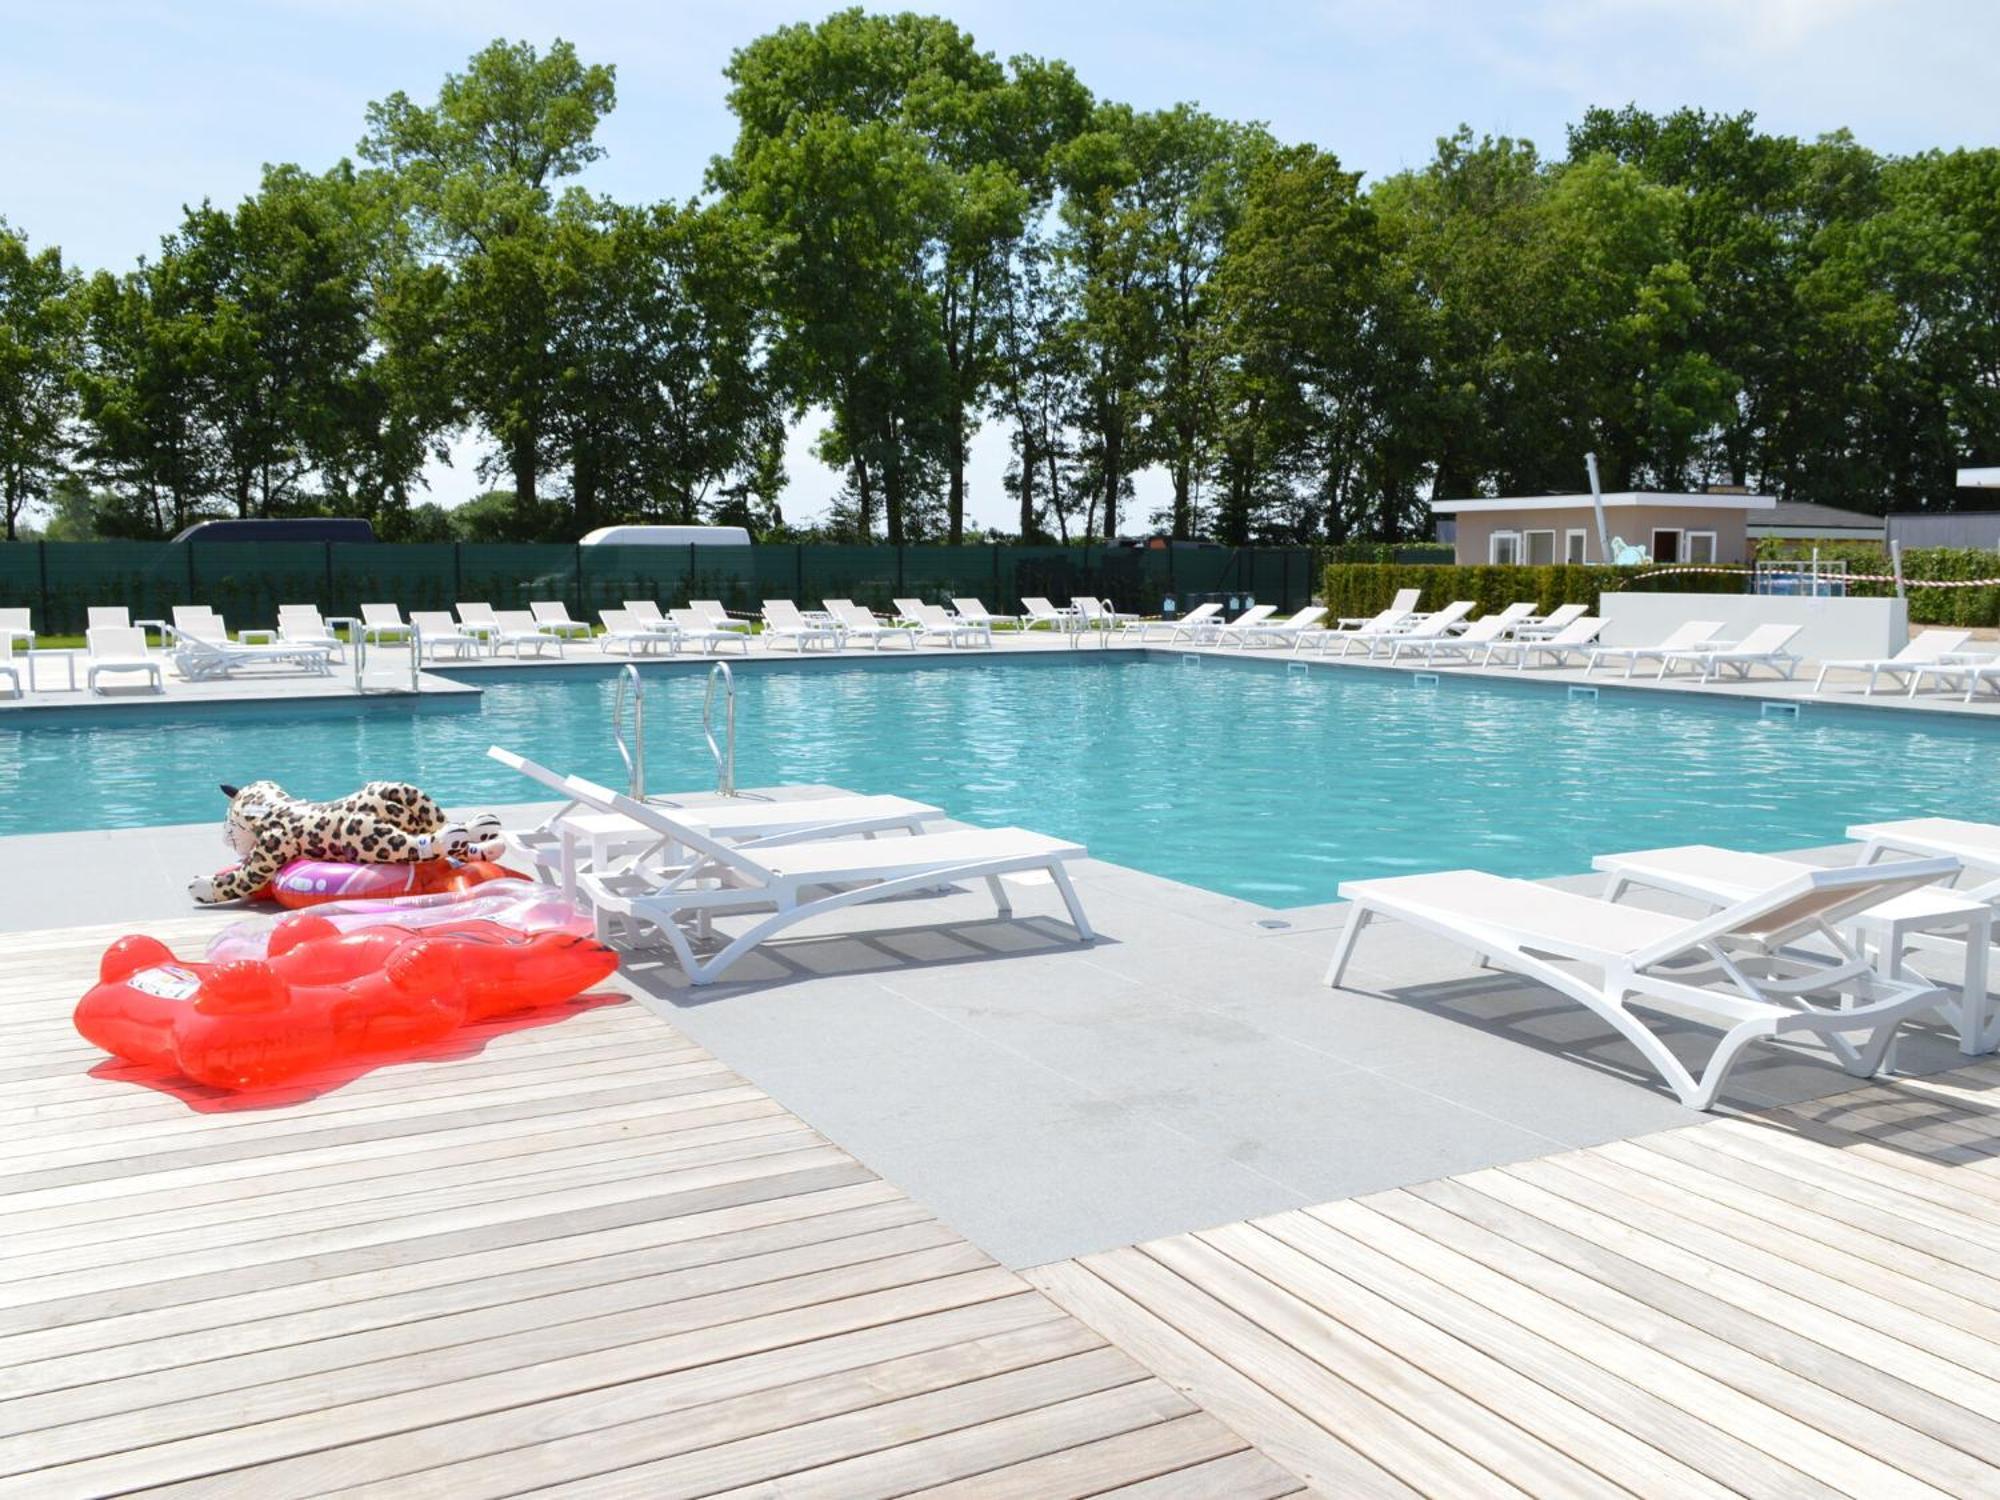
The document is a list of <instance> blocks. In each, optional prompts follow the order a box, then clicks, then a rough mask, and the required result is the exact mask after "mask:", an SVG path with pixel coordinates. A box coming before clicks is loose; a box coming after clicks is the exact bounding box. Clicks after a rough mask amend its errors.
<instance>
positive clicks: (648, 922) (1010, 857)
mask: <svg viewBox="0 0 2000 1500" xmlns="http://www.w3.org/2000/svg"><path fill="white" fill-rule="evenodd" d="M595 790H598V791H602V790H603V789H602V788H598V789H595ZM606 795H608V796H609V798H610V801H611V803H612V806H613V807H614V808H615V809H616V810H617V811H618V812H621V813H624V814H625V815H626V816H627V817H629V818H631V819H633V820H634V821H635V822H639V823H645V824H648V825H649V826H651V827H653V828H654V829H655V830H656V831H657V832H659V834H660V835H661V837H662V838H663V839H666V838H671V839H672V840H673V842H674V843H675V844H676V845H678V846H679V847H680V848H681V849H682V850H684V851H686V853H687V855H688V857H689V861H690V862H689V863H688V864H687V865H685V866H683V867H681V868H679V869H677V870H674V871H672V872H670V873H669V872H651V871H647V870H643V869H635V870H631V871H628V872H620V873H612V874H597V873H587V874H584V875H581V876H579V877H578V885H579V887H580V888H581V889H582V890H583V891H584V893H585V894H586V895H587V897H588V898H589V901H590V905H591V910H592V911H593V913H594V914H595V916H596V918H597V929H598V935H599V937H600V938H606V939H610V938H616V937H622V938H623V939H624V940H626V941H628V942H633V943H643V942H644V941H645V939H646V935H647V934H648V933H649V932H653V933H658V934H659V936H660V937H661V938H662V939H664V940H665V942H666V943H667V945H668V946H669V947H670V948H672V949H673V952H674V956H675V957H676V958H677V959H679V960H680V964H681V968H682V969H683V970H684V971H685V972H686V974H687V976H688V978H689V979H690V980H691V981H693V982H694V983H695V984H708V983H711V982H712V981H714V980H715V979H716V978H717V977H718V976H720V975H721V974H722V972H723V971H724V970H726V969H727V968H729V966H730V965H731V964H733V963H735V962H736V961H737V960H738V959H739V958H742V957H743V956H744V955H745V954H747V953H749V952H750V951H751V950H753V949H755V948H757V947H758V946H760V945H761V944H763V943H765V942H768V941H769V940H770V939H772V938H774V937H776V936H778V934H780V933H781V932H783V931H785V930H786V929H787V928H789V927H793V926H796V925H797V924H798V923H800V922H804V921H807V920H810V919H811V918H814V917H818V916H822V915H825V914H826V913H828V912H833V911H838V910H839V909H840V908H842V907H846V906H856V905H860V904H862V903H864V902H871V901H883V900H888V899H890V898H892V897H898V896H908V895H914V894H916V893H918V892H927V891H934V890H936V889H937V888H938V887H939V886H942V885H950V884H954V883H956V882H958V881H969V880H984V881H985V882H986V885H987V889H988V890H989V891H990V892H991V893H992V896H993V904H994V906H995V908H996V910H997V911H998V913H999V915H1000V916H1002V917H1009V916H1012V915H1013V908H1012V904H1011V903H1010V901H1009V899H1008V895H1007V890H1006V887H1005V886H1004V885H1003V884H1002V883H1001V882H1002V881H1003V879H1004V878H1005V877H1007V876H1009V875H1022V874H1028V873H1031V872H1040V873H1046V874H1047V876H1048V877H1049V878H1050V879H1051V880H1053V881H1054V882H1055V885H1056V889H1057V890H1058V891H1059V892H1060V893H1061V895H1062V898H1063V903H1064V905H1065V906H1066V907H1067V908H1068V910H1069V916H1070V921H1071V923H1072V924H1073V925H1074V927H1075V929H1076V933H1077V937H1078V938H1079V939H1080V940H1081V941H1083V942H1086V943H1087V942H1090V941H1091V940H1092V937H1093V934H1092V932H1091V930H1090V923H1089V921H1088V920H1087V919H1086V918H1085V916H1084V914H1083V904H1082V903H1081V902H1080V901H1079V900H1078V899H1077V895H1076V888H1075V887H1074V886H1072V885H1071V884H1070V879H1069V871H1068V870H1067V869H1066V868H1065V864H1066V862H1067V861H1069V860H1072V859H1081V858H1082V857H1083V856H1084V853H1085V850H1084V848H1083V846H1082V845H1081V844H1073V843H1070V842H1068V841H1067V840H1064V839H1055V838H1050V837H1048V836H1047V835H1045V834H1039V833H1031V832H1029V831H1028V830H1027V829H1024V828H966V829H957V830H953V831H951V832H947V833H920V834H914V835H912V836H911V837H909V838H897V839H822V840H806V841H802V842H783V841H780V840H763V841H759V842H758V843H755V844H749V845H736V846H731V845H729V844H727V843H724V842H723V841H722V840H720V839H718V838H716V837H714V836H713V835H711V834H708V833H706V832H703V831H701V830H700V829H699V828H697V827H696V826H695V825H694V824H693V823H692V822H691V821H690V820H688V819H685V818H682V817H680V816H679V815H678V814H676V813H667V812H665V811H663V810H661V809H659V808H657V807H650V806H647V805H645V804H643V803H638V802H634V801H633V800H632V799H631V798H629V797H625V796H621V795H619V794H618V793H615V792H610V793H607V794H606ZM662 876H663V877H664V878H661V877H662ZM732 915H750V916H755V917H756V918H757V920H756V921H755V922H753V923H752V924H751V925H750V926H749V927H748V928H747V929H745V930H744V931H743V932H741V933H739V934H737V935H736V936H735V937H733V938H730V939H728V940H727V941H725V942H724V943H723V944H722V946H721V947H720V949H719V950H718V951H716V952H715V953H714V955H713V956H712V957H710V958H708V959H706V960H704V959H701V958H698V957H697V956H696V954H695V949H694V944H695V943H697V942H700V943H704V944H706V943H707V942H708V940H709V939H710V937H711V935H712V931H713V929H712V925H711V924H712V923H713V921H714V919H715V918H717V917H727V916H732Z"/></svg>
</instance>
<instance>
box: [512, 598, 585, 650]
mask: <svg viewBox="0 0 2000 1500" xmlns="http://www.w3.org/2000/svg"><path fill="white" fill-rule="evenodd" d="M528 613H529V614H530V615H532V616H534V620H535V623H536V624H537V625H539V626H540V627H541V628H542V629H543V630H546V631H547V632H548V633H549V634H550V635H559V636H562V637H563V638H565V639H569V638H571V637H579V636H580V637H581V638H582V639H584V640H586V641H587V640H589V639H590V636H591V630H590V626H589V625H587V624H585V623H584V622H583V621H582V620H572V619H571V618H570V617H569V606H568V605H567V604H565V603H563V602H562V600H560V599H531V600H529V601H528Z"/></svg>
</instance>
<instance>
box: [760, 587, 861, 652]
mask: <svg viewBox="0 0 2000 1500" xmlns="http://www.w3.org/2000/svg"><path fill="white" fill-rule="evenodd" d="M846 634H847V633H846V632H845V631H843V630H842V629H841V628H840V626H839V625H837V624H827V625H821V624H818V623H816V622H814V621H812V620H808V619H807V618H806V617H805V613H804V611H802V610H801V609H800V608H799V607H798V605H796V604H794V603H793V602H792V601H791V600H789V599H766V600H765V601H764V644H765V645H767V646H771V647H777V646H781V645H789V646H790V647H791V648H792V649H793V650H794V651H796V652H798V653H799V654H800V655H801V656H803V655H804V654H805V653H806V652H807V651H808V650H809V649H811V648H812V647H813V646H815V645H820V646H824V647H826V649H827V650H829V651H838V650H839V649H840V648H841V645H842V643H843V642H844V641H845V639H846Z"/></svg>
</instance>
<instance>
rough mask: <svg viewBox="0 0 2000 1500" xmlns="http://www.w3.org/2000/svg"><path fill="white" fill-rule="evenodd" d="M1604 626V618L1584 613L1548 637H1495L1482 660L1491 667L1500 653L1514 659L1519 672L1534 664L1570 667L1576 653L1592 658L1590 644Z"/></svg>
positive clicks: (1485, 665) (1481, 661) (1505, 658)
mask: <svg viewBox="0 0 2000 1500" xmlns="http://www.w3.org/2000/svg"><path fill="white" fill-rule="evenodd" d="M1603 628H1604V622H1603V621H1602V620H1600V619H1598V618H1597V617H1596V616H1595V615H1583V616H1581V617H1579V618H1577V619H1574V620H1571V621H1570V622H1569V624H1567V625H1565V626H1564V627H1563V628H1562V630H1561V631H1560V632H1559V633H1558V634H1556V635H1552V636H1548V637H1546V638H1537V637H1531V636H1522V635H1517V636H1515V637H1514V638H1513V639H1512V640H1507V641H1494V642H1492V643H1491V644H1489V645H1488V646H1487V648H1486V654H1485V655H1484V656H1483V657H1481V658H1480V659H1479V664H1480V665H1481V666H1483V667H1490V666H1492V665H1493V664H1494V658H1495V657H1496V656H1497V657H1499V658H1501V659H1502V661H1503V662H1504V661H1509V660H1511V661H1512V662H1513V664H1514V670H1515V671H1517V672H1525V671H1527V669H1528V668H1529V667H1530V666H1531V665H1532V666H1538V667H1539V666H1551V667H1566V666H1568V665H1569V659H1570V658H1571V657H1572V656H1576V657H1583V658H1584V659H1585V660H1588V657H1587V656H1586V653H1587V652H1588V651H1589V650H1590V644H1591V642H1592V641H1594V640H1596V639H1597V633H1598V631H1600V630H1602V629H1603Z"/></svg>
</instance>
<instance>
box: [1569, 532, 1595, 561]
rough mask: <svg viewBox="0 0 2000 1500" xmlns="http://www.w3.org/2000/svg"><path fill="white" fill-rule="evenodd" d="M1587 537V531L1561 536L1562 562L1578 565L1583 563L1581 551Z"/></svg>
mask: <svg viewBox="0 0 2000 1500" xmlns="http://www.w3.org/2000/svg"><path fill="white" fill-rule="evenodd" d="M1589 535H1590V533H1589V532H1587V531H1571V532H1567V533H1565V534H1564V536H1563V561H1564V562H1566V563H1580V562H1582V561H1583V549H1584V545H1585V539H1586V538H1587V537H1589Z"/></svg>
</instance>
